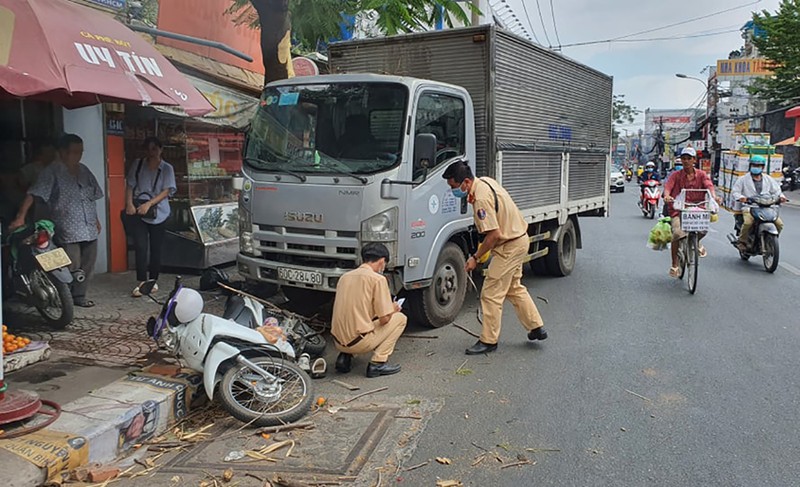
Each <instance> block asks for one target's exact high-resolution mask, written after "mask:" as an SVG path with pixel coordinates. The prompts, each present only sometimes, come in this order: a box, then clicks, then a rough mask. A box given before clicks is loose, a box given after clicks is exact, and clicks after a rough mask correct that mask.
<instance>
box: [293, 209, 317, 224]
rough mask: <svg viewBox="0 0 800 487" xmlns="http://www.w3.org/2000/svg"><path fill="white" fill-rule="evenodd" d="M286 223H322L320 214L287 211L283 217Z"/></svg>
mask: <svg viewBox="0 0 800 487" xmlns="http://www.w3.org/2000/svg"><path fill="white" fill-rule="evenodd" d="M283 219H284V220H286V221H287V222H303V223H322V221H323V219H324V217H323V214H322V213H304V212H302V211H287V212H286V214H285V215H284V217H283Z"/></svg>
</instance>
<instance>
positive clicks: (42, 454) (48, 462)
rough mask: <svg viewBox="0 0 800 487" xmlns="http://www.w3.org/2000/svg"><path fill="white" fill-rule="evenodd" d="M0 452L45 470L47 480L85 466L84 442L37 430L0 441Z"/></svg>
mask: <svg viewBox="0 0 800 487" xmlns="http://www.w3.org/2000/svg"><path fill="white" fill-rule="evenodd" d="M0 448H2V449H3V450H5V451H8V452H11V453H13V454H15V455H17V456H19V457H22V458H24V459H25V460H27V461H29V462H31V463H33V464H34V465H36V466H37V467H39V468H43V469H47V480H48V481H51V480H54V479H55V478H56V477H57V476H58V475H59V474H60V473H61V472H63V471H67V472H68V471H70V470H74V469H76V468H78V467H80V466H82V465H85V464H86V462H87V459H88V458H89V445H88V443H87V442H86V439H85V438H83V437H80V436H75V435H72V434H69V433H59V432H55V431H49V430H41V431H36V432H33V433H28V434H26V435H25V436H21V437H19V438H14V439H11V440H0Z"/></svg>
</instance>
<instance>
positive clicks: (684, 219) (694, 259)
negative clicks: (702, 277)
mask: <svg viewBox="0 0 800 487" xmlns="http://www.w3.org/2000/svg"><path fill="white" fill-rule="evenodd" d="M687 193H704V196H705V198H704V199H703V201H697V202H688V201H686V195H687ZM673 206H674V208H675V209H676V210H679V211H680V212H681V230H682V231H683V232H684V233H686V236H685V237H682V238H681V239H680V241H679V242H678V267H679V268H680V274H679V277H680V279H683V276H684V275H685V274H686V272H687V271H688V276H687V279H686V287H687V289H688V290H689V292H690V293H691V294H694V293H695V292H696V291H697V271H698V264H699V262H700V234H706V233H708V229H709V226H710V225H711V214H712V213H716V212H717V211H718V207H716V202H715V201H714V199H713V198H711V193H710V192H709V191H708V190H707V189H684V190H681V194H680V195H678V197H677V198H675V202H674V203H673Z"/></svg>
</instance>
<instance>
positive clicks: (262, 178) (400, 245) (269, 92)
mask: <svg viewBox="0 0 800 487" xmlns="http://www.w3.org/2000/svg"><path fill="white" fill-rule="evenodd" d="M474 127H475V123H474V111H473V106H472V100H471V98H470V95H469V93H468V92H467V91H466V90H465V89H464V88H460V87H457V86H453V85H449V84H444V83H438V82H433V81H426V80H420V79H414V78H407V77H399V76H383V75H375V74H344V75H329V76H314V77H301V78H295V79H291V80H283V81H280V82H275V83H271V84H270V85H268V86H267V87H266V89H265V90H264V92H263V94H262V97H261V102H260V107H259V109H258V112H257V115H256V116H255V118H254V120H253V122H252V124H251V128H250V132H249V134H248V138H247V144H246V147H245V157H244V162H245V165H244V178H245V181H244V184H243V188H242V192H241V197H240V198H241V199H240V212H239V218H240V253H239V256H238V265H239V271H240V273H241V274H243V275H244V276H245V278H247V279H250V280H255V281H262V282H268V283H273V284H278V285H281V286H283V287H284V288H285V289H286V290H288V291H289V293H290V294H292V295H293V296H299V295H300V294H301V293H302V292H304V291H305V292H309V291H311V292H320V291H321V292H333V291H335V289H336V285H337V283H338V280H339V278H340V277H341V276H342V274H344V273H345V272H347V271H350V270H352V269H355V268H356V267H357V266H358V265H359V264H360V261H359V252H360V248H361V246H362V245H363V244H365V243H368V242H381V243H383V244H384V245H386V246H387V248H388V249H389V251H390V255H391V259H390V262H389V265H388V269H389V274H390V282H391V284H392V287H393V288H394V289H393V292H400V291H401V290H406V291H409V292H410V293H411V294H419V297H418V298H417V299H416V301H417V302H416V305H417V306H416V307H417V308H419V307H422V308H425V309H420V311H419V312H418V314H419V316H418V317H419V318H420V319H421V320H422V321H425V322H427V323H428V324H430V325H434V326H441V325H442V324H446V323H449V322H451V321H452V320H453V319H454V318H455V316H456V315H457V313H458V311H459V310H460V308H461V305H462V303H463V300H464V294H465V291H466V274H465V273H464V269H463V267H464V255H465V254H466V252H467V248H466V239H465V233H466V231H467V228H468V226H469V225H470V224H471V220H472V216H471V210H469V208H468V205H467V204H466V200H460V199H456V198H455V197H454V196H453V195H452V193H451V191H450V189H449V187H448V186H447V184H446V183H445V181H444V180H443V179H442V177H441V174H442V172H443V171H444V169H445V168H446V167H447V165H448V164H449V163H450V162H451V161H453V160H455V159H456V158H463V159H466V160H467V161H470V163H471V164H472V166H473V168H474V161H475V132H474ZM445 248H447V249H449V251H448V252H444V250H445ZM443 256H444V257H445V258H444V260H442V257H443ZM415 290H427V292H426V291H420V292H419V293H414V291H415ZM426 295H427V296H426ZM414 301H415V300H412V303H411V305H412V306H415V303H414ZM426 301H427V303H425V302H426ZM412 314H413V313H412Z"/></svg>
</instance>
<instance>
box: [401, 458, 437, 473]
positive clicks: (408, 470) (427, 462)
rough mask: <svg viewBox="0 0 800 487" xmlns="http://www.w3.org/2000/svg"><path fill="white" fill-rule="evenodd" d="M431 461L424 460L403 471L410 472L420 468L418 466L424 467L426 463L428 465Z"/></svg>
mask: <svg viewBox="0 0 800 487" xmlns="http://www.w3.org/2000/svg"><path fill="white" fill-rule="evenodd" d="M429 463H430V462H429V461H427V460H426V461H424V462H422V463H420V464H417V465H413V466H411V467H408V468H405V469H403V471H404V472H410V471H412V470H416V469H418V468H422V467H424V466H425V465H427V464H429Z"/></svg>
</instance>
